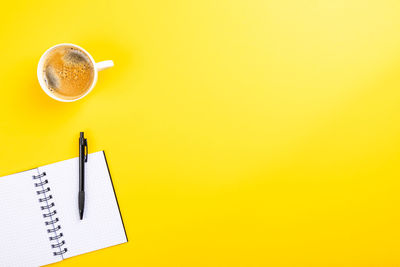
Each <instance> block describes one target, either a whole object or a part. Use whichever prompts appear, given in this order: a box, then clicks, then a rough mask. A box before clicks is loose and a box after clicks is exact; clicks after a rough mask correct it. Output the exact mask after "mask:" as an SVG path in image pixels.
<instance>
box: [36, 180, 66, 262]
mask: <svg viewBox="0 0 400 267" xmlns="http://www.w3.org/2000/svg"><path fill="white" fill-rule="evenodd" d="M45 176H46V172H42V173H40V174H38V175H33V176H32V178H33V180H35V183H34V185H35V187H36V188H37V191H36V194H37V195H38V196H39V202H40V203H42V206H40V209H41V210H43V211H44V213H43V218H45V219H46V221H45V222H44V223H45V225H46V226H49V228H48V229H47V233H48V234H49V235H50V236H49V240H50V241H55V242H57V243H53V244H51V248H53V249H58V251H56V252H53V255H54V256H62V255H63V254H64V253H66V252H67V251H68V249H67V248H66V247H64V245H65V240H61V238H62V237H63V233H62V232H61V225H60V224H59V219H58V218H57V217H56V214H57V210H56V209H55V204H54V202H51V199H53V196H52V195H51V194H50V193H49V192H50V191H51V189H50V187H48V186H46V185H47V184H48V183H49V181H48V180H47V179H45Z"/></svg>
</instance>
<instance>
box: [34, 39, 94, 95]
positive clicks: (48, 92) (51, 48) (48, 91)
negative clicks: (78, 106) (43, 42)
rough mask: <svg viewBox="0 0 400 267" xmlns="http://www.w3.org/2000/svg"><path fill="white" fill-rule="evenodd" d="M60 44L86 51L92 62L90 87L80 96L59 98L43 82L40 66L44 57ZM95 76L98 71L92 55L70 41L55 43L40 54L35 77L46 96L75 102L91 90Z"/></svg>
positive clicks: (41, 66)
mask: <svg viewBox="0 0 400 267" xmlns="http://www.w3.org/2000/svg"><path fill="white" fill-rule="evenodd" d="M60 46H73V47H75V48H77V49H80V50H82V51H83V52H84V53H86V55H87V56H88V57H89V59H90V61H91V62H92V64H93V71H94V77H93V82H92V84H91V85H90V88H89V89H88V90H87V91H86V93H84V94H83V95H81V96H80V97H78V98H75V99H63V98H60V97H57V96H55V95H54V94H53V93H52V92H51V91H50V90H49V89H48V88H47V86H46V84H45V82H44V79H43V71H42V68H43V64H44V60H45V59H46V57H47V55H48V54H49V53H50V52H51V51H52V50H53V49H55V48H57V47H60ZM97 76H98V71H97V68H96V62H95V61H94V59H93V57H92V55H90V54H89V52H88V51H86V50H85V49H84V48H82V47H81V46H79V45H76V44H71V43H61V44H56V45H53V46H52V47H50V48H49V49H47V50H46V51H45V52H44V53H43V54H42V56H41V57H40V60H39V63H38V67H37V77H38V80H39V84H40V87H41V88H42V90H43V91H44V92H45V93H46V94H47V95H48V96H50V97H51V98H53V99H55V100H57V101H61V102H75V101H78V100H79V99H82V98H84V97H85V96H87V95H88V94H89V93H90V92H91V91H92V90H93V87H94V86H95V84H96V83H97Z"/></svg>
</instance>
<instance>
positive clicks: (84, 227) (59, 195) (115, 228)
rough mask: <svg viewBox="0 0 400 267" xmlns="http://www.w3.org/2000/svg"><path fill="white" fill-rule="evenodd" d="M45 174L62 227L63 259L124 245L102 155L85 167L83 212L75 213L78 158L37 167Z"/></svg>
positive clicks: (90, 159)
mask: <svg viewBox="0 0 400 267" xmlns="http://www.w3.org/2000/svg"><path fill="white" fill-rule="evenodd" d="M39 170H40V171H41V172H46V174H47V179H48V180H49V186H50V187H51V190H52V195H53V196H54V203H55V204H56V210H57V215H58V217H59V219H60V225H61V226H62V229H61V232H62V233H63V240H65V242H66V244H65V247H66V248H67V250H68V251H67V252H66V253H65V254H64V255H63V257H64V258H69V257H73V256H76V255H79V254H83V253H86V252H90V251H93V250H98V249H101V248H105V247H109V246H113V245H117V244H121V243H125V242H127V238H126V235H125V230H124V227H123V223H122V219H121V216H120V212H119V208H118V204H117V201H116V198H115V195H114V190H113V186H112V182H111V179H110V176H109V172H108V169H107V164H106V160H105V157H104V153H103V152H96V153H92V154H89V157H88V162H87V163H86V164H85V197H86V199H85V209H84V216H83V220H82V221H81V220H80V219H79V212H78V182H79V174H78V171H79V161H78V158H74V159H70V160H65V161H61V162H57V163H54V164H50V165H46V166H43V167H39Z"/></svg>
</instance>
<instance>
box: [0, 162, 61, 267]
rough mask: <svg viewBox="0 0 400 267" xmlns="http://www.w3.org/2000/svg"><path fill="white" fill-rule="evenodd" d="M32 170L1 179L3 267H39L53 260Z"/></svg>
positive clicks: (0, 256)
mask: <svg viewBox="0 0 400 267" xmlns="http://www.w3.org/2000/svg"><path fill="white" fill-rule="evenodd" d="M37 174H38V170H37V169H33V170H29V171H25V172H20V173H16V174H13V175H8V176H4V177H0V266H15V267H16V266H39V265H45V264H50V263H53V262H57V261H60V260H61V257H60V256H54V255H53V250H52V248H51V242H50V241H49V234H48V233H47V228H48V227H47V226H46V225H45V224H44V221H45V219H44V218H43V213H44V212H43V211H42V210H41V209H40V206H41V203H39V198H40V196H39V195H37V194H36V190H38V188H36V187H35V186H34V183H35V182H36V181H34V180H33V178H32V176H33V175H37Z"/></svg>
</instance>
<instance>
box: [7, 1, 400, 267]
mask: <svg viewBox="0 0 400 267" xmlns="http://www.w3.org/2000/svg"><path fill="white" fill-rule="evenodd" d="M399 14H400V3H399V2H398V1H397V0H393V1H383V0H376V1H365V0H362V1H361V0H353V1H348V0H338V1H328V0H326V1H317V0H314V1H294V0H293V1H286V0H283V1H266V0H257V1H256V0H254V1H245V0H241V1H229V0H222V1H215V0H201V1H188V0H171V1H154V0H150V1H136V0H135V1H118V0H115V1H111V0H110V1H78V0H72V1H38V2H34V1H25V2H20V1H7V2H4V3H2V8H1V11H0V24H1V26H0V36H1V42H0V55H1V64H0V84H1V89H0V90H1V91H0V93H1V96H0V116H1V117H0V149H1V153H0V175H1V176H2V175H7V174H11V173H14V172H18V171H22V170H26V169H28V168H32V167H36V166H39V165H43V164H47V163H52V162H55V161H58V160H63V159H68V158H71V157H75V156H77V155H78V150H77V142H78V141H77V139H78V134H79V131H82V130H83V131H85V133H86V134H87V136H88V139H89V149H90V151H92V152H94V151H98V150H103V149H104V150H105V151H106V153H107V156H108V160H109V164H110V168H111V173H112V176H113V180H114V184H115V187H116V192H117V195H118V197H119V202H120V206H121V210H122V215H123V218H124V221H125V225H126V230H127V233H128V237H129V243H128V244H124V245H120V246H116V247H113V248H109V249H104V250H101V251H97V252H93V253H89V254H86V255H82V256H78V257H75V258H72V259H68V260H66V261H64V262H62V263H58V264H55V265H54V266H65V267H66V266H94V264H96V265H97V266H113V265H115V266H128V265H130V266H246V267H247V266H400V256H399V255H400V254H399V249H400V231H399V225H400V224H399V223H400V216H399V204H400V201H399V194H398V192H399V186H400V180H399V177H400V167H399V166H400V165H399V162H400V75H399V74H400V16H399ZM62 42H71V43H75V44H78V45H81V46H82V47H84V48H85V49H86V50H87V51H89V52H90V53H91V54H92V55H93V57H94V58H95V60H97V61H100V60H106V59H112V60H114V62H115V67H114V68H112V69H109V70H105V71H103V72H100V73H99V81H98V84H97V86H96V87H95V89H94V90H93V92H92V93H90V94H89V95H88V96H87V97H85V98H84V99H83V100H81V101H78V102H75V103H61V102H56V101H54V100H52V99H51V98H49V97H48V96H47V95H45V93H44V92H42V90H41V89H40V87H39V84H38V82H37V78H36V66H37V62H38V60H39V58H40V56H41V54H42V53H43V52H44V51H45V50H46V49H47V48H49V47H50V46H52V45H55V44H57V43H62ZM2 204H4V203H2ZM0 242H7V241H6V240H1V241H0Z"/></svg>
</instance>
